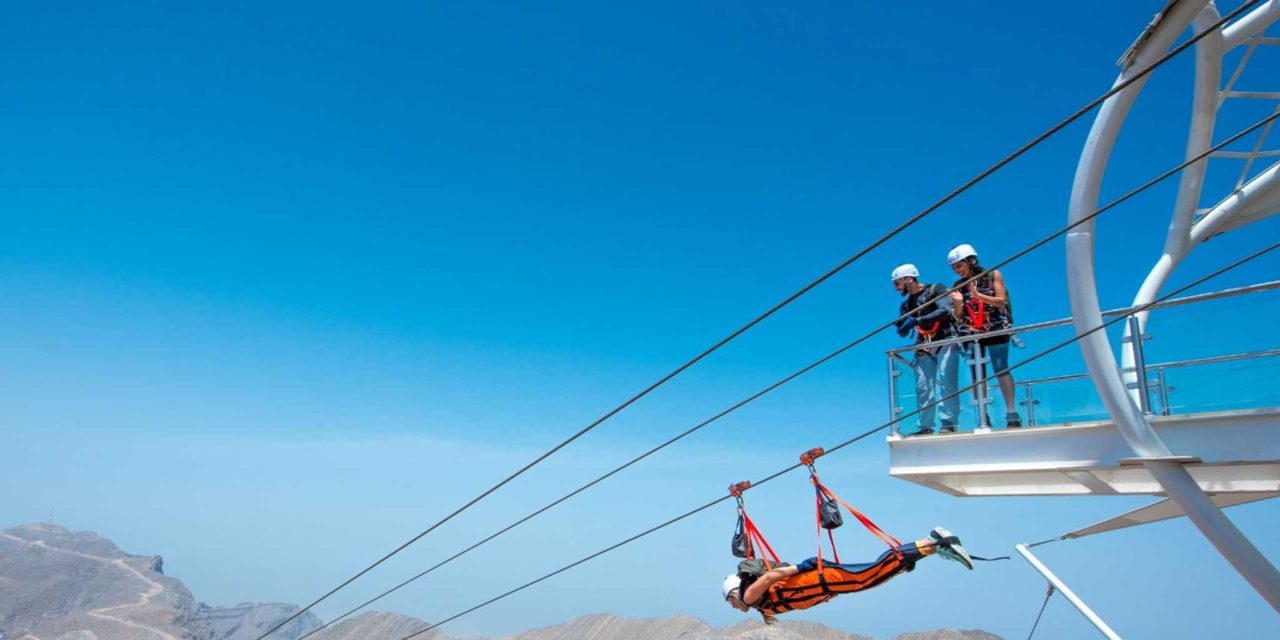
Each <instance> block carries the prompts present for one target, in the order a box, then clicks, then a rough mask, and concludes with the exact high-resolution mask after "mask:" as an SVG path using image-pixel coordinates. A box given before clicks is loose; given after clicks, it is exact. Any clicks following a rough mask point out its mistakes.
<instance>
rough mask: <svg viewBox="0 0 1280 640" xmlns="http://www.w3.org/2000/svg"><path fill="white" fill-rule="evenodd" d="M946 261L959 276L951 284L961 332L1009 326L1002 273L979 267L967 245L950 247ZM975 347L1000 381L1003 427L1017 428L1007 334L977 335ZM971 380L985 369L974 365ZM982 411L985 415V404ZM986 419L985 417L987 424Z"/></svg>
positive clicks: (1010, 308)
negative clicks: (957, 303) (1003, 408)
mask: <svg viewBox="0 0 1280 640" xmlns="http://www.w3.org/2000/svg"><path fill="white" fill-rule="evenodd" d="M947 261H948V262H950V263H951V270H952V271H955V272H956V275H958V276H960V279H959V280H956V282H955V284H954V285H952V287H953V288H956V287H959V289H958V293H959V294H960V304H959V305H957V307H958V308H957V309H956V317H957V320H958V321H959V323H960V331H961V332H962V333H970V334H982V333H986V332H989V331H998V330H1000V329H1008V328H1009V327H1011V326H1013V305H1012V303H1011V302H1010V301H1009V290H1008V289H1007V288H1005V285H1004V274H1002V273H1000V272H999V271H998V270H996V269H991V270H987V269H983V268H982V265H980V264H978V252H977V251H976V250H974V248H973V246H972V245H968V244H962V245H960V246H957V247H956V248H954V249H952V250H951V253H949V254H947ZM974 276H977V278H976V279H975V280H974V281H973V282H970V283H968V284H964V285H963V286H961V285H962V283H964V282H966V281H967V280H969V279H970V278H973V277H974ZM976 348H977V349H978V350H979V351H980V352H981V353H985V354H986V355H987V356H988V357H989V358H991V368H992V370H993V372H994V374H995V376H996V380H997V382H999V384H1000V395H1001V396H1003V397H1004V407H1005V427H1007V428H1010V429H1012V428H1016V427H1021V426H1022V417H1021V416H1019V415H1018V410H1017V409H1016V407H1017V405H1015V404H1014V387H1013V376H1011V375H1009V334H1007V333H1006V334H1003V335H998V336H988V337H980V338H978V341H977V347H976ZM973 379H974V382H977V381H978V380H984V381H985V379H986V368H985V367H981V368H979V367H974V378H973ZM982 411H983V412H984V415H985V411H986V407H983V408H982ZM990 422H991V421H990V419H988V420H987V423H988V424H990Z"/></svg>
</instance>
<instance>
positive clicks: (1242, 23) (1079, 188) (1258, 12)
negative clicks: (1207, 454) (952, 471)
mask: <svg viewBox="0 0 1280 640" xmlns="http://www.w3.org/2000/svg"><path fill="white" fill-rule="evenodd" d="M1217 16H1218V13H1217V10H1216V9H1215V8H1214V7H1213V6H1212V5H1211V4H1210V3H1209V1H1208V0H1182V1H1179V2H1174V3H1172V4H1171V5H1170V6H1169V7H1167V8H1166V11H1165V12H1164V13H1163V14H1162V15H1161V17H1160V19H1159V20H1158V22H1157V23H1156V24H1154V25H1152V27H1151V28H1150V29H1149V32H1148V33H1147V34H1146V35H1145V37H1144V39H1143V40H1142V41H1140V42H1139V43H1138V45H1136V50H1135V51H1134V52H1133V55H1132V56H1131V57H1127V58H1126V60H1127V61H1128V62H1129V64H1128V66H1127V67H1126V68H1125V69H1124V70H1123V71H1122V72H1121V74H1120V77H1119V78H1118V79H1117V84H1118V83H1120V82H1123V81H1125V80H1127V79H1129V78H1131V77H1133V76H1134V75H1135V73H1136V72H1138V71H1141V70H1143V69H1145V68H1147V67H1148V66H1150V65H1151V63H1152V62H1153V61H1154V60H1156V59H1157V58H1159V57H1160V56H1161V55H1163V54H1164V53H1165V52H1166V51H1168V50H1169V47H1170V46H1171V45H1172V44H1173V43H1174V41H1175V40H1176V39H1177V37H1178V34H1179V33H1181V32H1182V31H1183V30H1184V29H1185V28H1187V27H1188V26H1190V25H1192V24H1193V23H1194V24H1195V25H1197V26H1198V27H1199V28H1201V29H1203V28H1204V25H1207V24H1212V23H1213V22H1216V21H1217V19H1218V18H1217ZM1277 18H1280V0H1270V1H1269V2H1267V3H1264V4H1261V5H1259V6H1258V7H1256V8H1255V9H1254V10H1253V11H1251V12H1250V13H1248V14H1246V15H1245V16H1243V17H1242V18H1240V19H1239V20H1237V21H1236V22H1235V23H1233V25H1232V28H1228V29H1225V30H1223V32H1219V33H1214V34H1210V35H1209V36H1207V37H1205V38H1204V39H1202V40H1201V41H1200V42H1199V43H1197V45H1196V47H1197V64H1196V70H1197V72H1196V76H1197V78H1196V95H1195V102H1194V110H1195V111H1194V114H1193V118H1192V126H1191V136H1190V138H1189V140H1188V143H1187V153H1188V154H1189V155H1196V154H1197V153H1200V152H1203V150H1204V149H1206V148H1207V147H1208V145H1209V141H1210V139H1211V137H1212V126H1213V116H1215V115H1216V111H1217V101H1218V84H1219V82H1220V80H1221V64H1222V63H1221V59H1222V52H1223V51H1224V50H1226V48H1227V46H1228V45H1229V44H1231V43H1236V44H1238V43H1240V42H1243V41H1244V40H1245V39H1247V38H1249V37H1251V36H1252V35H1253V34H1254V33H1257V32H1259V31H1260V30H1262V29H1265V28H1266V26H1267V25H1269V24H1270V23H1271V22H1273V21H1275V20H1276V19H1277ZM1224 33H1225V34H1226V36H1225V37H1224ZM1148 77H1149V76H1148ZM1145 84H1146V78H1144V79H1142V80H1139V81H1137V82H1135V83H1133V84H1132V85H1130V86H1128V87H1126V88H1125V89H1124V90H1123V91H1121V92H1119V93H1117V94H1116V95H1114V96H1112V97H1111V98H1110V99H1108V100H1107V101H1106V102H1105V103H1103V105H1102V107H1101V109H1100V110H1099V112H1098V116H1097V118H1096V119H1095V120H1094V123H1093V128H1092V129H1091V130H1090V132H1089V138H1088V140H1087V141H1086V142H1085V147H1084V150H1083V152H1082V153H1081V156H1080V163H1079V165H1077V167H1076V177H1075V182H1074V184H1073V185H1072V190H1071V203H1070V208H1069V212H1068V218H1069V220H1070V222H1072V223H1073V224H1075V223H1079V226H1077V227H1075V229H1074V230H1073V231H1071V232H1070V233H1069V234H1068V235H1067V240H1066V245H1067V288H1068V291H1069V295H1070V302H1071V312H1072V315H1073V322H1074V324H1075V327H1076V332H1077V335H1082V336H1083V337H1082V338H1081V339H1080V341H1079V344H1080V350H1081V353H1082V355H1083V357H1084V361H1085V364H1086V366H1087V367H1088V369H1089V376H1090V378H1091V379H1092V380H1093V384H1094V386H1095V387H1096V388H1097V390H1098V395H1099V397H1100V398H1101V400H1102V402H1103V404H1104V405H1105V406H1106V408H1107V412H1108V413H1110V414H1111V417H1112V419H1113V420H1114V422H1115V425H1116V427H1117V428H1118V429H1119V431H1120V433H1121V435H1122V436H1123V437H1124V439H1125V441H1126V442H1127V443H1128V444H1129V447H1130V448H1131V449H1133V451H1134V453H1135V454H1136V455H1137V457H1138V458H1139V459H1141V460H1142V464H1143V465H1144V466H1146V468H1147V469H1148V471H1149V472H1150V473H1151V475H1152V477H1154V478H1155V479H1156V480H1157V481H1158V482H1159V483H1160V485H1161V486H1162V487H1163V488H1164V490H1165V491H1166V492H1167V493H1168V495H1169V497H1170V498H1171V499H1173V500H1174V501H1175V502H1176V503H1177V504H1178V506H1179V507H1181V508H1182V510H1183V512H1184V513H1186V514H1187V516H1188V518H1189V519H1190V520H1191V521H1192V522H1193V523H1194V524H1195V526H1196V527H1197V528H1198V529H1199V530H1200V531H1201V533H1203V534H1204V536H1205V537H1206V538H1208V539H1209V541H1210V542H1211V543H1212V544H1213V545H1214V547H1216V548H1217V549H1218V551H1219V552H1220V553H1221V554H1222V555H1223V556H1224V557H1225V558H1226V559H1227V561H1228V562H1230V563H1231V565H1232V566H1233V567H1235V569H1236V571H1238V572H1239V573H1240V575H1241V576H1243V577H1244V578H1245V580H1247V581H1248V582H1249V584H1250V585H1252V586H1253V588H1254V589H1256V590H1257V591H1258V593H1259V594H1260V595H1261V596H1262V597H1263V598H1264V599H1266V601H1267V602H1268V603H1270V604H1271V606H1272V607H1273V608H1275V609H1276V610H1277V611H1280V572H1278V571H1276V569H1275V567H1273V566H1272V565H1271V563H1270V562H1268V561H1267V559H1266V558H1265V557H1264V556H1263V555H1262V554H1261V553H1259V552H1258V550H1257V548H1256V547H1254V546H1253V544H1252V543H1250V542H1249V540H1248V538H1246V537H1245V536H1244V534H1242V533H1241V532H1240V530H1239V529H1237V528H1236V527H1235V525H1234V524H1233V523H1232V522H1231V521H1230V520H1228V519H1227V518H1226V516H1225V515H1223V513H1222V511H1221V510H1220V509H1219V508H1218V507H1217V505H1215V504H1214V503H1213V502H1212V501H1211V500H1210V499H1209V498H1208V496H1206V495H1205V494H1204V492H1203V491H1201V490H1200V487H1199V486H1198V485H1197V484H1196V482H1195V480H1194V479H1193V478H1192V477H1191V474H1190V473H1188V472H1187V470H1186V468H1185V467H1184V466H1183V464H1184V462H1183V460H1184V459H1180V458H1178V457H1176V456H1174V455H1173V453H1172V452H1170V451H1169V448H1168V447H1167V446H1165V443H1164V442H1163V441H1162V440H1161V439H1160V437H1159V436H1158V435H1157V434H1156V433H1155V431H1154V430H1152V428H1151V425H1150V423H1149V422H1148V421H1147V417H1146V416H1145V415H1143V414H1142V412H1141V411H1140V410H1139V409H1138V407H1137V405H1136V404H1135V403H1134V401H1133V398H1132V396H1131V395H1130V393H1129V390H1128V389H1127V388H1126V385H1125V380H1124V378H1123V376H1122V375H1121V373H1120V366H1119V364H1118V363H1117V362H1116V359H1115V357H1114V356H1113V355H1112V351H1111V345H1110V343H1109V341H1108V338H1107V336H1106V333H1104V332H1101V331H1095V332H1093V333H1090V334H1088V335H1085V333H1086V332H1089V331H1092V330H1094V329H1095V328H1097V327H1099V326H1101V325H1102V322H1103V320H1102V309H1101V306H1100V304H1099V301H1098V291H1097V284H1096V282H1097V281H1096V275H1095V271H1094V231H1095V228H1096V225H1095V224H1094V221H1092V220H1089V221H1084V220H1085V219H1086V217H1087V216H1089V214H1091V213H1092V212H1093V211H1095V210H1096V209H1097V206H1098V194H1099V191H1100V189H1101V186H1102V179H1103V176H1104V174H1105V173H1106V168H1107V163H1108V160H1109V158H1110V156H1111V151H1112V149H1113V147H1114V145H1115V141H1116V136H1117V135H1118V134H1119V132H1120V129H1121V127H1122V126H1123V124H1124V121H1125V118H1126V116H1127V115H1128V113H1129V110H1130V108H1131V107H1132V106H1133V103H1134V102H1135V100H1136V99H1137V97H1138V94H1139V93H1140V92H1141V91H1142V88H1143V86H1144V85H1145ZM1210 97H1212V98H1213V100H1212V101H1213V105H1212V108H1210V107H1209V106H1208V105H1209V102H1210V100H1209V98H1210ZM1268 174H1270V177H1268V178H1267V179H1266V180H1265V181H1264V182H1263V183H1261V184H1258V185H1256V187H1259V188H1257V189H1255V193H1260V194H1262V195H1264V196H1267V197H1268V199H1269V193H1268V192H1270V191H1271V188H1270V185H1271V184H1273V183H1274V180H1275V172H1274V171H1268V172H1264V174H1263V175H1264V176H1265V175H1268ZM1203 176H1204V167H1203V163H1198V164H1197V165H1196V166H1195V167H1192V168H1188V169H1187V170H1186V172H1185V173H1184V175H1183V176H1182V182H1181V184H1180V186H1179V191H1178V200H1177V203H1176V204H1175V208H1174V218H1173V221H1172V223H1171V225H1170V229H1169V236H1168V238H1167V240H1166V249H1165V253H1164V255H1163V256H1162V257H1161V260H1160V262H1159V263H1158V264H1157V266H1156V269H1155V270H1153V271H1152V273H1151V275H1150V276H1148V278H1147V281H1146V282H1145V283H1144V284H1143V286H1142V289H1141V290H1140V291H1139V294H1138V298H1137V300H1144V299H1154V297H1155V295H1156V292H1158V291H1159V288H1160V286H1161V285H1162V284H1163V283H1164V281H1165V279H1167V277H1168V275H1169V273H1170V272H1172V270H1173V269H1174V267H1176V266H1177V264H1178V263H1179V262H1181V260H1182V258H1184V257H1185V256H1186V254H1187V252H1189V251H1190V250H1191V247H1193V246H1194V245H1195V244H1196V243H1195V242H1194V241H1193V240H1194V235H1193V234H1192V231H1193V226H1201V225H1193V224H1192V218H1193V216H1194V214H1195V209H1196V202H1197V200H1198V198H1199V193H1200V188H1201V185H1202V181H1203ZM1259 178H1263V176H1259ZM1256 181H1257V180H1256V179H1255V182H1256ZM1233 198H1235V200H1237V201H1238V204H1237V205H1236V206H1234V207H1231V208H1233V209H1235V210H1236V211H1239V212H1245V211H1249V210H1250V209H1251V206H1250V203H1249V202H1248V198H1247V197H1246V195H1245V194H1244V193H1243V190H1242V191H1241V192H1238V193H1237V194H1235V196H1233ZM1228 200H1231V198H1229V199H1228ZM1224 204H1226V202H1225V201H1224ZM1254 204H1255V205H1256V203H1254ZM1220 206H1221V205H1220ZM1215 209H1217V207H1216V208H1215ZM1213 215H1214V213H1211V214H1210V216H1213ZM1218 215H1221V216H1223V217H1224V219H1225V217H1226V216H1227V214H1226V213H1225V212H1218ZM1237 215H1238V214H1237ZM1232 217H1235V216H1232ZM1205 222H1208V220H1207V219H1206V220H1205ZM1219 224H1221V223H1219ZM1212 226H1216V225H1205V230H1206V231H1207V230H1209V228H1210V227H1212ZM1203 237H1204V236H1203V235H1201V237H1200V239H1203ZM1143 320H1145V318H1143ZM1182 453H1184V454H1189V455H1194V454H1195V452H1182Z"/></svg>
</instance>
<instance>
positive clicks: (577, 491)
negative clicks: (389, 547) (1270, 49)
mask: <svg viewBox="0 0 1280 640" xmlns="http://www.w3.org/2000/svg"><path fill="white" fill-rule="evenodd" d="M1277 118H1280V113H1275V114H1272V115H1270V116H1268V117H1266V118H1263V119H1262V120H1260V121H1258V122H1256V123H1254V124H1252V125H1250V126H1249V127H1246V128H1245V129H1242V130H1241V131H1239V132H1238V133H1236V134H1234V135H1232V136H1230V137H1228V138H1227V139H1225V140H1223V141H1222V142H1219V143H1218V144H1216V145H1214V146H1213V147H1211V148H1209V149H1207V150H1205V151H1204V152H1203V153H1200V154H1198V155H1196V156H1194V157H1192V158H1191V159H1189V160H1186V161H1185V162H1183V163H1181V164H1179V165H1178V166H1176V167H1174V168H1172V169H1169V170H1168V171H1165V172H1164V173H1161V174H1160V175H1158V176H1156V177H1154V178H1152V179H1151V180H1148V181H1147V182H1145V183H1143V184H1142V185H1140V186H1138V187H1136V188H1134V189H1132V190H1131V191H1129V192H1128V193H1126V194H1124V195H1122V196H1120V197H1119V198H1117V199H1115V200H1112V201H1111V202H1109V203H1107V204H1106V205H1104V206H1102V207H1100V208H1099V209H1097V210H1096V211H1094V212H1093V213H1091V214H1089V215H1088V216H1086V217H1084V218H1083V219H1081V220H1078V221H1076V222H1074V223H1072V224H1069V225H1067V226H1065V227H1063V228H1061V229H1059V230H1057V231H1054V232H1053V233H1051V234H1049V235H1047V236H1045V237H1044V238H1041V239H1040V240H1038V241H1036V242H1034V243H1032V244H1031V245H1028V246H1027V247H1026V248H1025V249H1023V250H1021V251H1019V252H1017V253H1015V254H1013V255H1012V256H1010V257H1008V258H1006V259H1004V260H1002V261H1000V262H998V263H996V264H995V265H994V266H992V267H990V269H999V268H1001V267H1004V266H1006V265H1008V264H1010V263H1012V262H1014V261H1015V260H1018V259H1019V258H1022V257H1023V256H1025V255H1027V254H1028V253H1031V252H1032V251H1034V250H1036V249H1038V248H1040V247H1042V246H1044V245H1045V244H1048V243H1049V242H1051V241H1052V240H1054V239H1055V238H1058V237H1061V236H1062V235H1064V234H1066V233H1067V232H1069V231H1071V230H1072V229H1074V228H1075V227H1077V226H1079V225H1082V224H1084V223H1086V222H1089V221H1090V220H1093V219H1094V218H1097V217H1098V216H1100V215H1102V214H1103V213H1105V212H1107V211H1109V210H1111V209H1113V208H1115V207H1116V206H1118V205H1120V204H1121V203H1123V202H1125V201H1127V200H1129V199H1130V198H1133V197H1134V196H1136V195H1138V194H1140V193H1142V192H1143V191H1145V190H1147V189H1150V188H1151V187H1153V186H1155V185H1156V184H1159V183H1160V182H1162V181H1164V180H1167V179H1168V178H1170V177H1171V176H1173V175H1176V174H1177V173H1178V172H1179V171H1182V170H1183V169H1185V168H1187V167H1189V166H1191V165H1193V164H1195V163H1197V162H1200V161H1202V160H1204V159H1205V158H1207V157H1209V155H1210V154H1212V153H1215V152H1217V151H1219V150H1221V149H1222V148H1223V147H1226V146H1227V145H1230V144H1231V143H1233V142H1235V141H1237V140H1239V139H1240V138H1243V137H1244V136H1246V135H1248V134H1250V133H1252V132H1254V131H1256V130H1257V129H1258V128H1260V127H1263V126H1265V125H1267V124H1268V123H1270V122H1273V121H1275V120H1276V119H1277ZM979 277H981V274H975V275H974V276H972V277H970V278H968V279H965V280H964V281H962V282H960V283H959V284H957V285H955V286H953V287H951V288H950V289H949V290H948V291H947V292H945V293H942V294H940V295H938V296H936V297H934V298H932V299H930V300H928V301H926V302H924V303H922V304H920V305H919V306H917V307H916V308H914V309H911V310H909V311H907V312H906V313H903V314H902V315H900V316H898V317H897V318H896V319H894V320H891V321H889V322H887V323H885V324H882V325H880V326H878V327H876V328H875V329H873V330H871V331H869V332H867V333H866V334H864V335H862V336H861V337H859V338H857V339H856V340H854V341H852V342H850V343H848V344H846V345H844V346H842V347H840V348H839V349H837V350H835V351H833V352H831V353H829V354H827V355H826V356H823V357H822V358H820V359H818V360H816V361H814V362H812V363H810V364H808V365H806V366H805V367H803V368H801V369H799V370H797V371H795V372H793V373H791V374H790V375H788V376H786V377H784V378H782V379H780V380H778V381H777V382H774V383H773V384H771V385H769V386H767V387H765V388H764V389H761V390H760V391H757V392H756V393H754V394H752V395H751V396H748V397H747V398H746V399H744V400H741V401H739V402H738V403H736V404H734V405H732V406H730V407H728V408H727V409H725V410H723V411H721V412H719V413H717V414H715V415H714V416H711V417H710V418H707V419H706V420H704V421H702V422H700V423H698V424H696V425H694V426H693V427H691V428H689V429H687V430H685V431H683V432H681V433H679V434H677V435H675V436H673V437H672V438H670V439H668V440H666V441H665V442H663V443H661V444H659V445H657V446H655V447H653V448H651V449H649V450H648V451H645V452H644V453H642V454H640V455H639V456H636V457H635V458H632V459H631V460H628V461H627V462H625V463H623V464H622V465H620V466H618V467H615V468H614V469H612V470H610V471H608V472H607V473H605V474H603V475H601V476H599V477H597V478H596V479H594V480H592V481H590V482H588V483H586V484H584V485H582V486H581V487H578V488H577V489H574V490H573V491H571V492H569V493H567V494H565V495H564V496H561V497H560V498H557V499H556V500H555V501H553V502H550V503H548V504H547V505H545V506H543V507H541V508H539V509H537V510H536V511H533V512H532V513H530V514H528V515H526V516H524V517H523V518H520V519H519V520H516V521H515V522H512V523H511V524H509V525H507V526H505V527H503V528H502V529H500V530H498V531H496V532H495V533H493V534H490V535H489V536H487V537H485V538H483V539H481V540H480V541H479V542H476V543H474V544H472V545H471V546H469V547H467V548H465V549H463V550H461V551H459V552H457V553H455V554H454V555H452V556H449V557H448V558H446V559H444V560H442V561H440V562H438V563H436V564H435V565H432V566H431V567H429V568H427V569H426V570H424V571H422V572H421V573H418V574H417V575H414V576H412V577H410V578H408V579H406V580H404V581H402V582H400V583H399V584H397V585H395V586H393V587H391V588H389V589H387V590H386V591H383V592H382V593H380V594H378V595H376V596H374V597H373V598H371V599H369V600H367V601H365V602H364V603H362V604H360V605H358V606H356V607H355V608H353V609H351V610H349V611H347V612H346V613H343V614H342V615H339V616H338V617H336V618H334V619H332V620H330V621H329V622H327V623H325V624H324V625H322V626H320V627H318V628H316V629H313V630H312V631H310V632H309V633H307V634H306V635H303V636H302V637H300V638H299V639H298V640H304V639H305V638H307V637H309V636H311V635H313V634H315V633H318V632H320V631H321V630H323V629H325V628H328V627H329V626H331V625H333V624H335V623H337V622H338V621H340V620H343V619H345V618H347V617H349V616H351V615H352V614H355V613H357V612H359V611H360V610H362V609H364V608H365V607H367V606H369V605H371V604H373V603H375V602H377V601H379V600H381V599H382V598H385V597H386V596H389V595H391V594H392V593H394V592H396V591H399V590H400V589H402V588H404V587H406V586H408V585H409V584H410V583H413V582H415V581H417V580H418V579H420V578H423V577H424V576H426V575H427V574H430V573H431V572H433V571H435V570H436V569H439V568H441V567H443V566H445V565H447V564H449V563H451V562H453V561H454V560H457V559H458V558H460V557H462V556H464V555H466V554H467V553H470V552H471V551H474V550H475V549H477V548H478V547H480V546H482V545H484V544H486V543H488V542H490V541H492V540H493V539H495V538H497V537H499V536H501V535H503V534H505V533H507V532H508V531H511V530H512V529H515V528H516V527H518V526H520V525H522V524H524V523H525V522H528V521H529V520H532V519H533V518H535V517H537V516H539V515H541V514H543V513H545V512H547V511H549V510H551V509H553V508H555V507H556V506H558V505H560V504H561V503H564V502H566V501H567V500H569V499H570V498H573V497H574V496H576V495H578V494H580V493H582V492H583V491H586V490H587V489H590V488H591V487H593V486H595V485H597V484H599V483H601V482H603V481H604V480H607V479H608V478H610V477H612V476H614V475H616V474H618V473H620V472H622V471H623V470H625V469H627V468H629V467H631V466H632V465H635V464H636V463H638V462H640V461H642V460H644V459H645V458H648V457H649V456H651V455H653V454H655V453H657V452H659V451H661V450H663V449H665V448H667V447H668V446H671V445H672V444H675V443H676V442H678V441H680V440H682V439H684V438H685V437H687V436H689V435H692V434H693V433H695V432H697V431H699V430H701V429H702V428H703V427H706V426H708V425H710V424H712V423H714V422H716V421H718V420H720V419H721V418H724V417H725V416H728V415H729V414H731V413H733V412H735V411H737V410H738V409H741V408H742V407H745V406H746V405H748V404H750V403H752V402H754V401H756V400H758V399H760V398H761V397H763V396H765V395H767V394H769V393H771V392H773V391H775V390H777V389H778V388H779V387H782V386H784V385H786V384H788V383H790V382H792V381H794V380H795V379H797V378H799V377H801V376H803V375H805V374H807V373H809V372H811V371H813V370H814V369H816V368H818V367H819V366H822V365H823V364H826V363H827V362H830V361H831V360H833V359H835V358H836V357H838V356H840V355H842V354H843V353H845V352H847V351H849V350H850V349H852V348H854V347H856V346H858V345H859V344H862V343H863V342H865V341H866V340H868V339H870V338H871V337H873V336H874V335H876V334H877V333H879V332H881V331H883V330H884V329H887V328H889V327H891V326H893V325H894V324H895V323H897V322H898V321H900V320H902V319H904V318H906V317H907V316H909V315H911V314H914V313H915V312H917V311H919V310H921V309H923V308H925V307H927V306H929V305H930V304H933V303H934V302H936V301H937V300H940V299H942V298H943V297H946V296H947V295H950V293H951V292H953V291H958V290H960V289H962V288H963V287H965V286H967V285H968V284H969V283H970V282H973V281H975V280H976V279H977V278H979Z"/></svg>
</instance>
